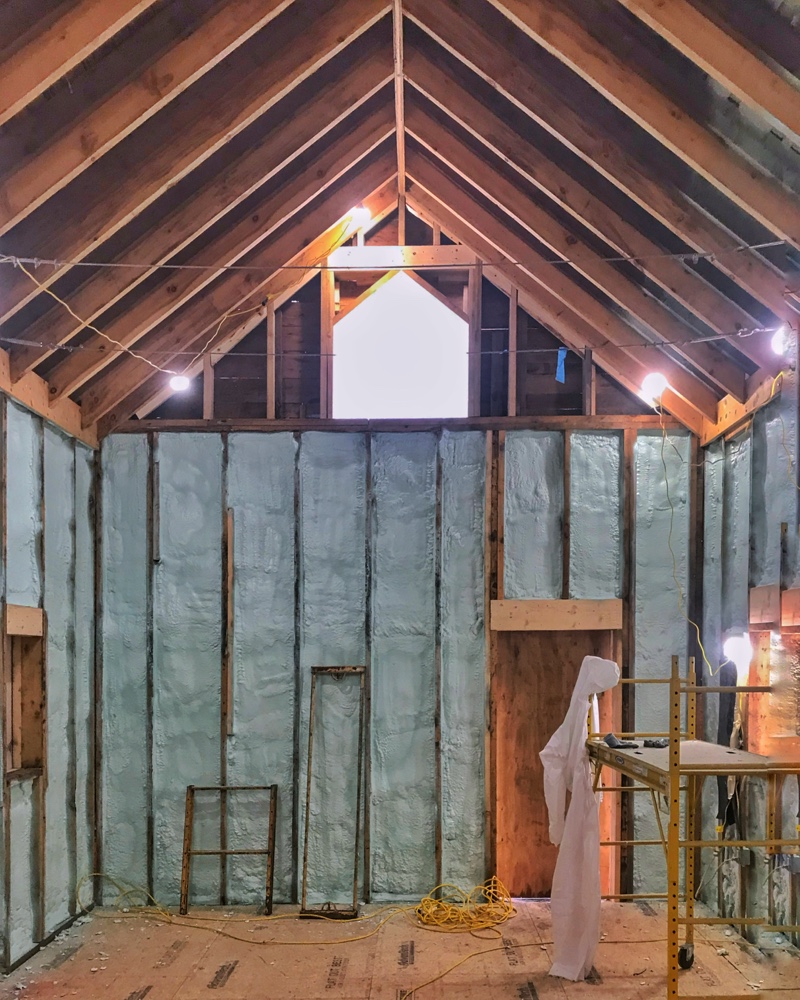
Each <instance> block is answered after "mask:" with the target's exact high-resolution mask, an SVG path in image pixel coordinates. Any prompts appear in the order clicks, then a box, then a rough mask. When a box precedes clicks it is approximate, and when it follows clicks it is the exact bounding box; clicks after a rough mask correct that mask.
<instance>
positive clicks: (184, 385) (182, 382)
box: [169, 375, 191, 392]
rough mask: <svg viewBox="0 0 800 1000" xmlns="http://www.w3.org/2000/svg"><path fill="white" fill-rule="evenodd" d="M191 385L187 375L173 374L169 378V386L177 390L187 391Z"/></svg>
mask: <svg viewBox="0 0 800 1000" xmlns="http://www.w3.org/2000/svg"><path fill="white" fill-rule="evenodd" d="M190 385H191V382H190V381H189V379H188V378H187V377H186V376H185V375H173V376H172V378H171V379H170V380H169V387H170V389H174V390H175V392H186V390H187V389H188V388H189V386H190Z"/></svg>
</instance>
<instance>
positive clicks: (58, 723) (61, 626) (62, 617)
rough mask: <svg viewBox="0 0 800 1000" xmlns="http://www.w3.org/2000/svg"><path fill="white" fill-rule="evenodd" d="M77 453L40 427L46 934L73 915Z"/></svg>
mask: <svg viewBox="0 0 800 1000" xmlns="http://www.w3.org/2000/svg"><path fill="white" fill-rule="evenodd" d="M74 459H75V452H74V445H73V442H72V441H71V440H69V439H68V438H66V437H64V435H62V434H61V433H60V432H59V431H57V430H54V429H52V428H50V427H45V429H44V502H45V511H46V517H45V526H44V557H45V558H44V569H45V573H44V581H45V585H44V607H45V612H46V614H47V671H46V675H47V680H46V691H47V751H46V752H47V785H46V792H45V815H46V817H47V824H46V836H45V858H44V862H45V872H46V877H45V885H44V888H45V897H44V903H45V907H44V931H45V933H46V934H50V933H52V932H53V931H54V930H55V929H56V928H57V927H58V926H59V925H60V924H62V923H64V921H66V920H67V919H68V918H69V916H70V914H71V913H72V912H74V903H75V901H74V893H75V885H76V882H77V868H76V857H75V815H76V805H77V803H76V773H75V731H76V725H75V723H76V712H75V688H74V675H75V628H74V618H75V607H74V603H75V531H74V526H75V492H74V486H73V484H74V476H75V461H74Z"/></svg>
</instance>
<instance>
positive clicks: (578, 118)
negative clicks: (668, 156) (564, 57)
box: [404, 0, 789, 319]
mask: <svg viewBox="0 0 800 1000" xmlns="http://www.w3.org/2000/svg"><path fill="white" fill-rule="evenodd" d="M404 4H405V14H406V17H407V18H409V19H410V20H412V21H414V23H416V24H417V25H418V26H419V27H420V28H422V30H423V31H425V32H426V33H427V34H429V35H431V36H432V37H433V38H434V39H435V40H436V42H437V43H438V44H439V45H441V46H442V47H443V48H444V49H446V50H447V51H448V52H450V53H452V55H454V56H455V57H456V58H457V59H459V60H460V61H461V62H463V63H464V64H465V65H466V66H467V67H468V68H469V69H470V70H472V71H473V72H474V73H477V74H478V76H480V77H481V78H482V79H483V80H484V81H486V82H487V83H488V84H489V85H490V86H491V87H492V88H493V89H495V90H497V91H498V93H500V94H502V95H503V97H505V98H506V99H507V100H509V101H511V103H512V104H514V105H515V106H516V107H518V108H519V109H520V110H522V111H523V112H524V113H525V114H527V115H528V116H529V117H530V118H532V119H533V120H534V121H535V122H537V123H538V124H539V125H540V126H541V127H542V128H544V129H546V130H547V131H548V132H549V133H550V134H551V135H553V136H554V137H555V138H556V139H558V140H559V141H560V142H562V143H564V145H565V146H567V147H568V148H569V150H571V152H573V153H575V154H576V155H578V156H580V157H581V159H583V160H584V161H585V162H586V163H587V164H589V166H591V167H592V168H593V169H595V170H597V171H599V173H600V174H601V175H602V176H603V177H605V178H606V179H607V180H608V181H610V182H611V183H612V184H614V185H615V186H616V187H618V188H619V189H620V190H621V191H623V192H624V193H625V194H626V195H628V197H630V198H632V199H633V200H634V201H635V202H636V203H637V204H638V205H639V206H640V207H641V208H643V209H644V210H645V211H646V212H648V213H649V214H650V215H652V216H653V217H654V218H655V219H657V220H658V221H659V222H661V223H662V225H664V226H666V227H667V229H669V230H671V231H672V232H673V233H674V234H675V235H676V236H678V237H679V238H680V239H682V240H684V241H685V243H686V244H687V246H688V247H689V248H690V249H695V250H698V251H707V252H710V253H714V254H718V256H717V258H716V262H715V266H716V267H718V268H720V270H722V271H724V272H725V273H726V274H728V275H729V276H730V277H731V278H733V280H734V281H736V282H737V283H738V284H740V285H741V287H742V288H744V289H746V290H747V291H748V292H749V293H750V294H751V295H752V296H753V297H754V298H756V299H758V301H760V302H762V303H763V304H764V305H765V306H767V307H768V308H769V309H771V310H772V312H773V313H775V315H776V316H779V317H781V318H782V319H787V318H788V317H789V310H788V309H787V305H786V299H785V297H784V282H783V279H782V278H781V277H780V276H779V275H777V274H775V272H774V271H772V270H771V269H770V268H769V267H768V266H767V265H766V264H765V263H764V262H763V261H761V260H760V259H759V257H758V256H757V255H756V254H755V253H752V252H750V251H742V250H741V244H740V243H739V241H738V240H736V238H735V237H733V236H732V235H731V234H730V233H729V232H728V231H727V230H725V229H723V227H722V226H720V225H719V224H718V223H716V222H715V221H714V220H712V219H711V218H709V217H708V216H707V215H705V214H704V213H703V212H702V211H701V210H700V209H699V208H698V207H697V206H696V205H695V204H694V202H692V201H691V200H690V199H689V198H688V197H687V196H686V195H684V194H683V193H682V192H681V191H679V190H678V189H677V188H676V187H674V186H673V185H671V184H669V182H667V181H665V179H664V178H663V177H662V176H660V175H658V174H657V173H656V172H655V170H653V169H652V167H649V166H648V165H647V164H646V163H645V162H644V161H640V160H637V159H636V158H635V157H634V156H632V155H631V152H630V150H629V149H628V148H627V147H626V146H625V145H624V144H623V143H621V142H620V141H617V139H616V138H615V137H614V135H612V134H609V132H608V130H604V129H598V128H592V127H591V125H590V124H589V123H587V119H586V109H585V108H581V107H579V106H578V105H577V104H574V103H570V101H571V97H570V95H569V94H565V93H563V92H559V91H558V90H556V89H555V87H553V85H552V84H551V83H550V82H549V81H548V80H547V79H545V77H544V76H542V75H541V74H540V73H538V72H537V70H536V67H535V66H533V65H531V63H530V62H524V61H523V60H522V59H520V58H519V57H518V56H516V55H515V53H514V51H513V44H511V37H510V36H511V34H512V32H509V34H508V35H506V36H503V38H501V39H493V38H490V37H489V36H488V35H487V34H486V32H485V31H484V29H483V27H482V25H481V24H480V22H478V21H476V20H474V19H473V18H471V17H470V16H469V14H468V12H467V11H466V10H465V9H464V8H463V7H459V6H456V5H455V3H453V2H452V0H438V2H436V3H431V2H430V0H404ZM507 43H508V44H507ZM412 58H413V53H412V52H409V53H408V56H407V59H406V71H407V73H413V72H414V70H412V69H411V64H412ZM460 103H461V98H459V99H458V101H455V102H452V101H451V102H450V104H451V106H452V107H453V108H457V107H459V105H460ZM734 251H735V252H734Z"/></svg>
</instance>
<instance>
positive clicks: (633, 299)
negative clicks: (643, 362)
mask: <svg viewBox="0 0 800 1000" xmlns="http://www.w3.org/2000/svg"><path fill="white" fill-rule="evenodd" d="M407 120H408V131H409V135H412V136H413V137H414V138H415V139H416V140H417V141H418V142H419V143H420V144H421V145H422V146H424V147H425V149H426V150H428V151H429V152H430V154H431V155H432V156H435V157H437V158H438V159H440V160H441V161H443V162H445V163H446V164H447V165H448V166H449V168H450V169H451V170H453V171H454V172H455V173H456V174H458V176H460V177H461V178H462V180H463V181H466V182H467V183H468V184H471V185H472V186H474V187H475V188H477V189H478V190H479V191H480V192H481V193H482V194H483V195H484V196H485V197H486V198H488V199H489V200H490V201H492V202H494V204H496V205H497V207H498V208H499V209H500V210H501V211H503V212H505V213H506V215H508V216H510V217H511V218H512V219H513V220H514V221H515V222H516V223H517V225H519V226H522V227H523V228H524V229H527V231H528V232H529V233H530V234H531V235H532V236H533V237H534V238H535V239H537V240H539V241H540V242H542V243H544V244H545V246H547V247H548V249H549V250H550V251H552V253H553V254H555V255H556V256H558V257H561V258H562V259H564V260H567V259H569V260H570V261H571V262H572V264H571V267H574V268H575V270H576V271H577V272H578V273H580V274H581V275H583V277H585V278H587V279H588V280H589V281H590V282H592V283H593V284H594V285H595V286H596V287H597V288H599V289H600V291H601V292H603V293H604V294H605V295H607V296H608V297H609V298H610V299H612V300H613V301H614V302H616V304H617V305H618V306H620V307H621V308H622V309H624V310H625V311H626V312H628V313H629V314H630V315H631V316H633V317H634V318H635V319H637V320H638V321H639V322H640V323H642V324H644V325H645V326H647V327H648V328H649V329H650V330H651V331H652V332H653V333H654V334H655V335H656V337H657V338H659V339H661V340H665V341H671V342H677V344H676V346H675V347H674V348H673V350H674V351H675V352H676V353H677V354H680V355H681V356H682V357H684V358H685V359H686V360H687V361H688V362H690V363H691V364H692V365H694V366H695V367H696V368H699V369H700V370H701V371H702V372H703V373H704V374H705V375H706V376H707V377H708V378H709V379H710V380H711V381H712V382H714V383H715V384H716V385H717V386H719V388H720V389H721V390H722V392H723V393H724V394H728V393H730V394H731V395H732V396H734V397H735V398H736V399H738V400H740V401H741V400H743V399H744V398H745V375H744V372H743V371H742V369H741V368H740V367H739V366H738V365H737V364H736V363H735V362H733V361H731V360H730V358H728V357H726V356H725V355H723V354H721V353H720V352H719V351H717V350H716V349H715V348H714V347H713V346H712V345H711V344H707V343H697V344H690V343H680V342H681V341H687V340H690V339H691V337H692V335H693V333H692V330H691V329H690V328H689V327H687V326H686V325H685V324H684V323H682V322H681V321H680V320H679V319H678V318H677V317H676V316H674V315H673V314H672V313H670V312H669V311H668V310H667V309H665V308H664V307H663V306H662V305H661V303H659V302H658V301H657V300H656V299H654V298H652V297H651V296H649V295H647V294H646V293H645V292H644V291H643V289H641V288H640V287H639V286H638V285H636V284H635V283H634V282H633V281H631V280H629V279H628V278H627V277H626V276H625V275H624V274H623V273H622V272H620V271H618V270H617V269H616V268H615V267H614V266H613V265H612V264H610V263H608V262H607V261H604V260H602V259H601V257H600V256H599V255H598V254H596V253H595V252H594V250H592V249H591V247H588V246H587V245H586V244H585V243H583V242H582V241H581V240H580V239H579V238H578V237H576V236H575V235H574V234H573V233H572V232H571V231H570V230H569V229H566V228H564V227H563V226H562V225H561V223H560V222H558V220H556V219H554V218H553V217H552V216H551V215H548V213H547V212H545V211H544V210H543V209H542V208H540V207H539V206H538V205H537V204H536V203H535V202H534V201H532V200H531V199H530V198H529V197H528V196H527V195H526V194H525V193H524V192H523V191H522V190H521V189H520V188H519V187H518V186H517V185H516V184H514V183H512V182H511V181H510V180H508V179H507V178H506V177H505V176H504V175H503V173H502V172H500V171H498V170H496V169H495V168H494V165H493V164H492V163H491V162H490V161H487V160H485V159H483V158H482V157H480V156H478V155H477V154H476V153H474V152H473V151H472V150H471V149H469V147H467V146H466V145H465V144H464V143H462V142H460V141H459V140H458V139H457V138H456V136H455V135H454V134H453V133H452V132H450V131H449V130H448V129H446V128H443V127H442V126H441V125H440V124H439V123H438V122H436V121H434V120H433V119H432V118H430V117H429V116H428V115H426V114H425V113H424V112H423V111H421V110H420V109H419V108H417V107H412V106H409V108H408V118H407ZM546 268H547V265H542V268H541V270H542V271H544V270H546ZM550 270H552V271H555V270H559V271H563V273H564V274H566V275H568V274H569V273H570V268H569V267H565V268H557V267H556V266H554V265H550Z"/></svg>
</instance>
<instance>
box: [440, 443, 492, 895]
mask: <svg viewBox="0 0 800 1000" xmlns="http://www.w3.org/2000/svg"><path fill="white" fill-rule="evenodd" d="M440 455H441V469H442V472H441V477H442V491H441V591H440V621H441V626H440V627H441V733H442V735H441V761H442V765H441V766H442V808H441V823H442V879H443V881H445V882H451V883H454V884H456V885H460V886H467V887H468V886H473V885H477V884H478V883H479V882H482V881H483V879H484V878H485V869H486V862H485V856H484V839H485V829H484V805H485V803H484V778H485V762H484V738H485V731H486V643H485V634H484V627H485V625H484V562H483V559H484V535H485V524H484V516H485V506H486V438H485V436H484V435H483V434H481V433H477V432H471V433H458V434H453V433H450V432H448V431H444V432H443V434H442V438H441V442H440Z"/></svg>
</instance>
